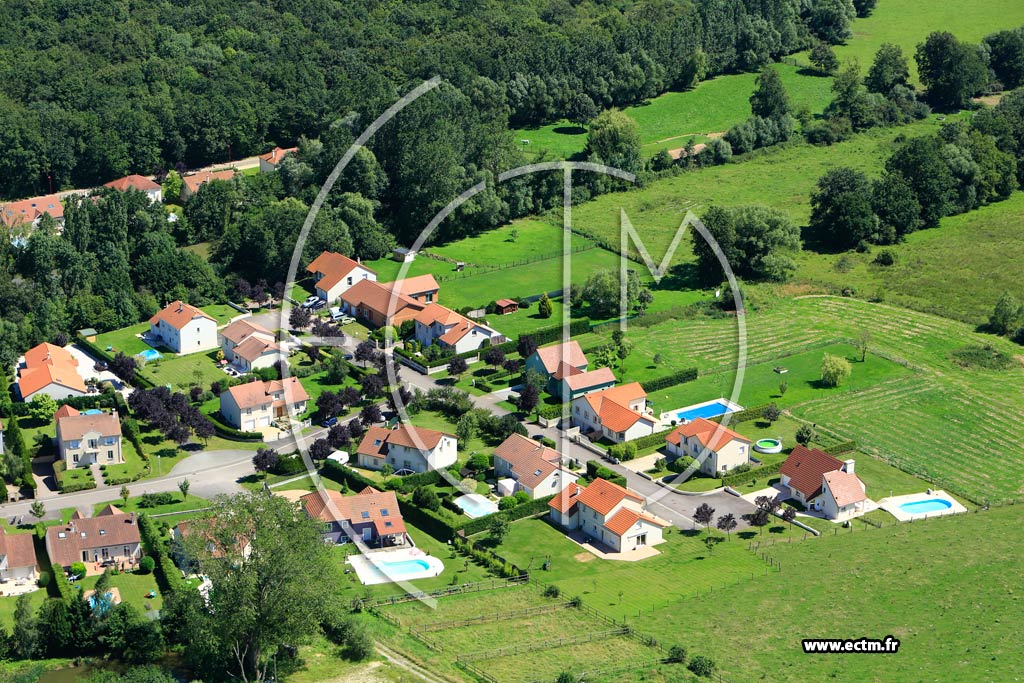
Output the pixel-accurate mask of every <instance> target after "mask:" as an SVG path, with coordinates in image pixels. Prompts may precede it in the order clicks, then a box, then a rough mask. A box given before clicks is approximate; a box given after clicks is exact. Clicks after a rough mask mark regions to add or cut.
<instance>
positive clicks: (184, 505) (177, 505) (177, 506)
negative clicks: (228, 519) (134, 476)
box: [93, 484, 210, 515]
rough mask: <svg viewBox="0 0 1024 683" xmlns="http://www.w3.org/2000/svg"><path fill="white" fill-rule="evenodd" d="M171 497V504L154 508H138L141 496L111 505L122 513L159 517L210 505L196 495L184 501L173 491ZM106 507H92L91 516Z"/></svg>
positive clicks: (102, 504) (104, 504)
mask: <svg viewBox="0 0 1024 683" xmlns="http://www.w3.org/2000/svg"><path fill="white" fill-rule="evenodd" d="M128 488H129V490H130V489H131V484H129V485H128ZM173 495H174V502H173V503H170V504H168V505H157V506H156V507H140V506H139V502H140V501H141V500H142V497H141V496H135V497H133V498H129V499H128V502H127V503H125V502H124V501H123V500H117V501H114V503H113V504H114V505H115V506H117V508H118V509H119V510H121V511H122V512H144V513H146V514H147V515H161V514H165V513H170V512H189V511H191V510H198V509H200V508H204V507H206V506H208V505H209V504H210V501H208V500H206V499H205V498H200V497H199V496H196V495H189V496H188V498H186V499H184V500H183V499H182V497H181V493H179V492H177V491H174V492H173ZM107 505H109V503H98V504H96V505H94V506H93V514H94V515H95V514H96V513H98V512H99V511H100V510H102V509H103V508H105V507H106V506H107Z"/></svg>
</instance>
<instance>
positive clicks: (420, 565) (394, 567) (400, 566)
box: [378, 560, 430, 576]
mask: <svg viewBox="0 0 1024 683" xmlns="http://www.w3.org/2000/svg"><path fill="white" fill-rule="evenodd" d="M378 568H379V569H380V570H381V571H382V572H384V573H385V574H387V575H388V576H409V575H410V574H419V573H421V572H425V571H427V570H428V569H430V563H429V562H427V561H426V560H400V561H398V562H381V563H380V565H379V567H378Z"/></svg>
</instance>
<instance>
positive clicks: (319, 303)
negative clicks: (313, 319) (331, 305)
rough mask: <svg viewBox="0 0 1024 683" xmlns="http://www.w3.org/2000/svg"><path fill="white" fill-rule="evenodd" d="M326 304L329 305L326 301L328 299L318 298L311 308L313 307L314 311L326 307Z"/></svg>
mask: <svg viewBox="0 0 1024 683" xmlns="http://www.w3.org/2000/svg"><path fill="white" fill-rule="evenodd" d="M326 305H327V302H326V301H324V300H323V299H317V300H316V301H315V302H313V304H312V305H311V306H310V309H311V310H314V311H319V310H320V309H321V308H323V307H324V306H326Z"/></svg>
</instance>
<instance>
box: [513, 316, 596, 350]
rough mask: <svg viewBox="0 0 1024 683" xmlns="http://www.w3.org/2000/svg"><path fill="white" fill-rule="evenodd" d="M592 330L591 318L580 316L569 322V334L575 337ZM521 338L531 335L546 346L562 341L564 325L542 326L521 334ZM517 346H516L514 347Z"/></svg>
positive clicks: (537, 342) (536, 341) (535, 340)
mask: <svg viewBox="0 0 1024 683" xmlns="http://www.w3.org/2000/svg"><path fill="white" fill-rule="evenodd" d="M588 332H590V318H579V319H577V320H573V321H572V322H570V323H569V336H570V337H575V336H577V335H580V334H586V333H588ZM519 336H520V339H521V338H523V337H529V338H530V339H532V340H533V342H534V343H535V344H536V345H537V346H544V345H545V344H550V343H551V342H556V341H561V339H562V326H561V325H557V326H554V327H542V328H541V329H539V330H534V331H533V332H530V333H529V334H522V335H519ZM513 348H515V347H513Z"/></svg>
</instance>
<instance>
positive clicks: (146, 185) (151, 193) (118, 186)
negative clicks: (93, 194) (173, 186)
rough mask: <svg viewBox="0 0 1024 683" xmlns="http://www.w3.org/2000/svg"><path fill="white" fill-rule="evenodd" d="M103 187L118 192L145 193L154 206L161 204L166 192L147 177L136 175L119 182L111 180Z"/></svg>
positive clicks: (119, 179) (120, 179)
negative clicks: (132, 191)
mask: <svg viewBox="0 0 1024 683" xmlns="http://www.w3.org/2000/svg"><path fill="white" fill-rule="evenodd" d="M103 187H109V188H112V189H115V190H117V191H118V192H127V191H128V190H136V191H138V192H144V193H145V194H146V196H147V197H149V201H150V202H151V203H154V204H159V203H160V202H162V201H163V199H164V191H163V188H161V187H160V185H159V184H157V183H156V182H155V181H153V180H150V179H149V178H147V177H146V176H142V175H138V174H134V173H133V174H132V175H126V176H125V177H123V178H118V179H117V180H111V181H110V182H109V183H104V184H103Z"/></svg>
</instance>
